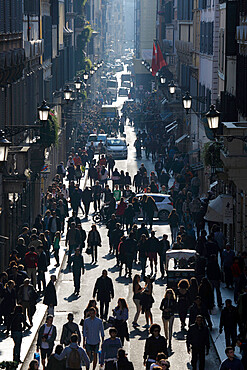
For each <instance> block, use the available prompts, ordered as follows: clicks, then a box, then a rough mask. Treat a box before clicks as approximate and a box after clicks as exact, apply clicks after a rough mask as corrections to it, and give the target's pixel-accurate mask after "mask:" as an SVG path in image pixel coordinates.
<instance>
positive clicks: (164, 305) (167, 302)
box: [160, 298, 177, 320]
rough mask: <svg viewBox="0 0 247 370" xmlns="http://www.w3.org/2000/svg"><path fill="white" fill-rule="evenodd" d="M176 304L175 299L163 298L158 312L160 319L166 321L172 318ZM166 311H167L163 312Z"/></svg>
mask: <svg viewBox="0 0 247 370" xmlns="http://www.w3.org/2000/svg"><path fill="white" fill-rule="evenodd" d="M176 305H177V302H176V300H175V299H168V298H163V299H162V301H161V304H160V310H161V311H162V317H164V319H165V320H168V319H169V318H170V317H172V316H174V313H175V310H176ZM166 309H168V310H169V311H165V310H166Z"/></svg>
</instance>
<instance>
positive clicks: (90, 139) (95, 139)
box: [88, 136, 97, 143]
mask: <svg viewBox="0 0 247 370" xmlns="http://www.w3.org/2000/svg"><path fill="white" fill-rule="evenodd" d="M88 141H89V142H91V141H93V142H94V143H95V141H97V136H89V138H88Z"/></svg>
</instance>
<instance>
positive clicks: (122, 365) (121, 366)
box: [113, 358, 134, 370]
mask: <svg viewBox="0 0 247 370" xmlns="http://www.w3.org/2000/svg"><path fill="white" fill-rule="evenodd" d="M113 369H114V370H115V369H116V370H134V366H133V364H132V362H130V361H129V360H128V359H127V358H126V359H125V358H124V359H122V360H121V361H118V362H117V364H116V363H114V364H113Z"/></svg>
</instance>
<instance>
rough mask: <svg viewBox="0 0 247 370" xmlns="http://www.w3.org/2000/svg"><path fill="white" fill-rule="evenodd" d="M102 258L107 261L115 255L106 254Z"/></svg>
mask: <svg viewBox="0 0 247 370" xmlns="http://www.w3.org/2000/svg"><path fill="white" fill-rule="evenodd" d="M102 258H104V259H105V260H108V261H109V260H112V259H114V258H116V256H114V254H106V255H105V256H103V257H102Z"/></svg>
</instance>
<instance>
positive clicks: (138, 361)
mask: <svg viewBox="0 0 247 370" xmlns="http://www.w3.org/2000/svg"><path fill="white" fill-rule="evenodd" d="M120 103H122V99H121V101H120V102H119V101H117V102H116V105H118V106H119V104H120ZM125 131H126V139H127V142H128V143H129V147H128V150H129V153H128V160H126V161H124V160H118V161H116V167H117V168H118V169H119V170H122V169H123V170H124V171H128V172H129V173H130V175H131V177H132V178H133V176H134V174H135V173H136V171H137V169H138V168H139V167H140V165H141V163H144V165H145V167H146V168H147V170H148V173H150V171H151V170H153V163H152V161H150V160H146V159H145V158H142V159H141V160H136V154H135V148H134V146H133V144H134V141H135V138H136V136H135V130H134V128H133V127H131V126H129V125H128V126H126V127H125ZM90 212H91V213H92V212H93V205H91V208H90ZM80 217H81V218H82V226H83V228H84V229H85V230H86V231H87V232H88V231H89V230H90V228H91V225H92V222H93V221H92V214H90V216H89V219H88V221H86V222H84V221H85V220H84V219H83V216H82V215H81V214H80ZM139 224H140V222H139ZM98 228H99V231H100V234H101V237H102V241H103V243H102V248H99V258H98V264H96V265H91V263H90V260H91V257H90V256H88V255H86V254H85V253H84V254H83V256H84V261H85V269H86V272H85V275H84V276H83V277H82V281H81V291H80V295H79V297H77V296H75V295H74V294H73V292H74V285H73V277H72V273H69V271H68V269H67V268H66V266H67V257H66V258H65V261H64V264H63V268H62V273H61V274H60V277H59V280H58V283H57V294H58V307H57V308H56V310H55V317H54V324H55V325H56V326H57V329H58V336H57V341H56V343H59V340H60V336H61V330H62V325H63V324H64V323H65V322H66V319H67V314H68V312H73V313H74V315H75V322H77V323H79V322H80V320H81V318H83V312H84V309H85V308H86V305H87V303H88V301H89V299H91V298H92V292H93V287H94V284H95V281H96V278H98V277H99V276H100V275H101V271H102V270H103V269H106V270H107V271H108V275H109V276H110V277H111V278H112V280H113V283H114V289H115V298H114V300H113V301H112V302H111V304H110V310H109V315H111V310H112V309H113V308H114V307H115V306H116V302H117V299H118V298H119V297H123V298H125V299H126V300H127V303H128V305H129V310H130V315H129V320H128V326H129V332H130V342H125V345H124V348H125V349H126V351H127V353H128V355H129V359H130V360H131V361H133V363H134V366H135V369H144V366H143V365H142V364H143V352H144V344H145V339H146V338H147V335H148V331H147V329H145V328H143V327H142V326H143V325H145V323H146V322H145V317H144V315H141V316H140V319H139V324H140V327H139V328H137V329H134V328H133V327H132V325H131V323H132V321H133V318H134V314H135V305H134V302H133V299H132V296H133V293H132V284H131V280H130V279H127V278H124V277H121V278H119V276H118V268H117V267H116V266H115V262H116V260H115V258H114V257H113V256H112V255H109V254H108V251H109V246H108V237H107V229H106V227H105V225H99V226H98ZM153 229H154V230H155V231H156V236H157V237H161V235H162V234H163V233H166V234H168V235H169V239H170V240H171V238H170V228H169V226H168V225H167V224H162V223H161V222H160V221H159V220H156V221H155V223H154V227H153ZM149 271H150V270H149V268H148V269H147V273H149ZM135 273H140V266H139V265H135V266H134V268H133V275H134V274H135ZM165 288H166V284H165V281H164V280H161V279H160V272H159V265H158V273H157V277H156V281H155V283H154V298H155V303H154V305H153V308H152V312H153V318H154V322H157V323H159V324H160V325H161V327H162V334H164V333H163V326H162V320H161V311H160V310H159V306H160V302H161V300H162V298H163V295H164V292H165ZM184 334H185V333H184V332H181V331H180V322H179V319H178V318H177V317H176V318H175V321H174V333H173V342H172V353H171V355H170V357H169V361H170V362H171V369H172V370H180V369H184V364H186V368H188V369H191V365H190V359H191V356H190V355H188V354H187V351H186V345H185V337H184ZM105 335H106V338H107V337H108V329H106V330H105ZM34 351H35V345H33V346H32V348H31V349H30V351H29V353H30V356H28V358H27V359H26V361H25V363H24V365H23V367H22V369H26V368H27V367H26V366H27V364H28V363H29V361H30V360H31V359H32V355H33V352H34ZM218 367H219V360H218V357H217V354H216V352H215V349H214V346H213V344H212V343H211V349H210V354H209V356H207V359H206V369H210V370H216V369H218Z"/></svg>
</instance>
